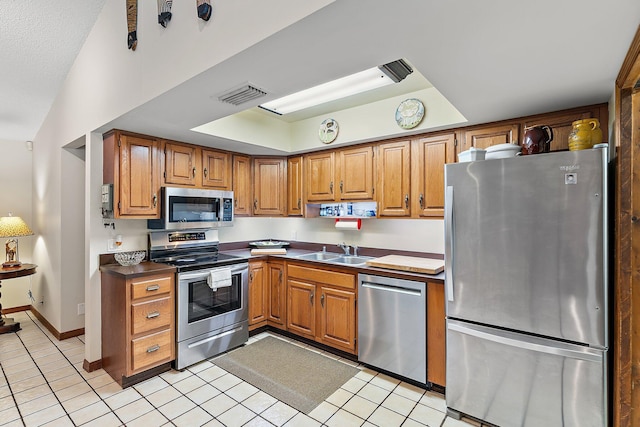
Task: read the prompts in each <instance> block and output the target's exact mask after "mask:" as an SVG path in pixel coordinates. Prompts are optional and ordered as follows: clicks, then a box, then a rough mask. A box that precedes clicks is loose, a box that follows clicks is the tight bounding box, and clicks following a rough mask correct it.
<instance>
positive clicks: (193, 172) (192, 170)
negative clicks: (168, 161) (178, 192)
mask: <svg viewBox="0 0 640 427" xmlns="http://www.w3.org/2000/svg"><path fill="white" fill-rule="evenodd" d="M191 174H192V175H193V177H194V178H195V177H196V168H193V169H191Z"/></svg>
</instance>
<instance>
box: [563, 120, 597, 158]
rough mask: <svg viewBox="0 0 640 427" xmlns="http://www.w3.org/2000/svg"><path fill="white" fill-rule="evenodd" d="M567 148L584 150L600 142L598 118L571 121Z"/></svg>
mask: <svg viewBox="0 0 640 427" xmlns="http://www.w3.org/2000/svg"><path fill="white" fill-rule="evenodd" d="M571 126H572V127H573V129H571V133H570V134H569V150H571V151H576V150H585V149H587V148H591V147H593V146H594V145H596V144H600V143H601V142H602V129H600V122H599V121H598V119H583V120H576V121H575V122H573V123H571Z"/></svg>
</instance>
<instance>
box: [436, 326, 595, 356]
mask: <svg viewBox="0 0 640 427" xmlns="http://www.w3.org/2000/svg"><path fill="white" fill-rule="evenodd" d="M447 327H448V329H449V330H451V331H456V332H460V333H462V334H466V335H470V336H473V337H477V338H481V339H484V340H487V341H493V342H495V343H498V344H503V345H508V346H511V347H517V348H521V349H523V350H530V351H537V352H539V353H547V354H553V355H556V356H561V357H568V358H571V359H580V360H586V361H589V362H599V363H600V362H602V355H601V351H599V350H593V349H589V348H588V347H585V348H584V350H582V351H577V350H570V349H567V348H558V347H551V346H547V345H542V344H536V343H533V342H527V341H521V340H516V339H513V338H509V337H505V336H500V335H495V334H492V333H489V332H483V331H480V330H477V329H471V328H467V327H464V326H461V325H458V324H455V323H449V324H448V326H447ZM576 347H578V346H577V345H576Z"/></svg>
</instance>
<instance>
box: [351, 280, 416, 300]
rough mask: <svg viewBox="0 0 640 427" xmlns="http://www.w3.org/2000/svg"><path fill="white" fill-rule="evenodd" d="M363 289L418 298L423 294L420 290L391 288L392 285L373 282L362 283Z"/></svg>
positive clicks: (399, 287)
mask: <svg viewBox="0 0 640 427" xmlns="http://www.w3.org/2000/svg"><path fill="white" fill-rule="evenodd" d="M362 287H363V288H370V289H375V290H377V291H383V292H393V293H397V294H405V295H412V296H416V297H420V296H422V292H421V291H420V290H419V289H411V288H405V287H402V286H391V285H381V284H379V283H372V282H362Z"/></svg>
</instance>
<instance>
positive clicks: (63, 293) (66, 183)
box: [60, 140, 85, 331]
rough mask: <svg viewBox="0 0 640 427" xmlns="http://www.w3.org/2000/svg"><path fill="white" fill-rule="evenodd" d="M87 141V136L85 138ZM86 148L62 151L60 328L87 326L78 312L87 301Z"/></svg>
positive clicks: (70, 328) (71, 328) (68, 329)
mask: <svg viewBox="0 0 640 427" xmlns="http://www.w3.org/2000/svg"><path fill="white" fill-rule="evenodd" d="M82 142H83V143H84V140H83V141H82ZM84 157H85V150H84V148H65V149H63V150H62V152H61V160H62V169H61V171H62V176H61V184H62V187H63V191H62V192H61V200H62V203H61V209H62V215H61V229H62V230H61V231H62V233H61V234H62V242H61V248H62V257H61V259H60V261H61V263H62V264H61V265H62V269H61V276H60V281H61V282H60V283H61V286H60V301H64V305H65V307H66V309H65V310H62V311H61V313H60V315H61V317H60V325H61V326H60V327H61V329H60V330H61V331H71V330H75V329H81V328H84V320H85V316H84V315H83V314H78V304H80V303H84V280H85V279H84V269H83V268H78V267H77V266H78V264H81V265H84V264H83V263H84V242H85V235H84V228H83V227H82V224H84V213H85V211H84V198H85V191H84V187H85V177H84V175H85V158H84Z"/></svg>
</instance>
